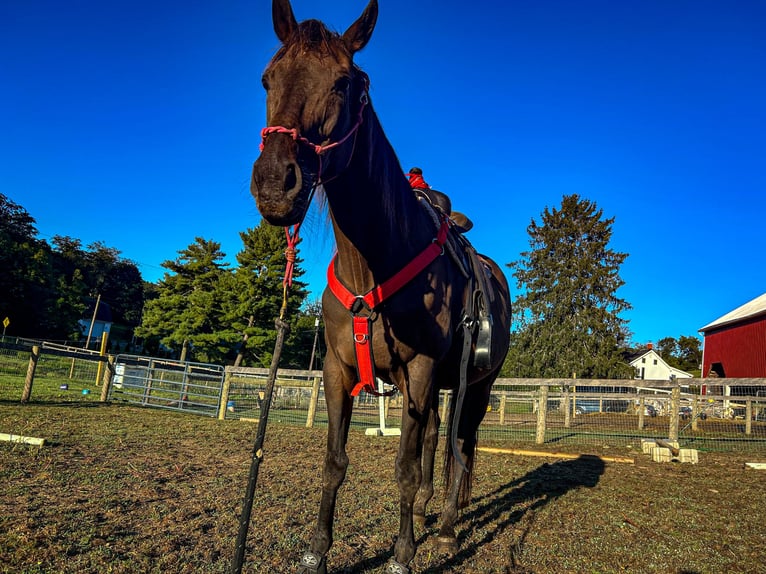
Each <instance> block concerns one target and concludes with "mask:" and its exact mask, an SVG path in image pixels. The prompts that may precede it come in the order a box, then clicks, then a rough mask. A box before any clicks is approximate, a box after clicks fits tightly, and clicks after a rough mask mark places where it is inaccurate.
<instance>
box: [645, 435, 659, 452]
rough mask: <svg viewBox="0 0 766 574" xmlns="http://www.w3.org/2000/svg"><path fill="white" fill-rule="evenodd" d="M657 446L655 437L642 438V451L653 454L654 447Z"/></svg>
mask: <svg viewBox="0 0 766 574" xmlns="http://www.w3.org/2000/svg"><path fill="white" fill-rule="evenodd" d="M655 446H657V443H656V442H654V439H649V438H642V439H641V452H642V453H644V454H652V449H653V448H654V447H655Z"/></svg>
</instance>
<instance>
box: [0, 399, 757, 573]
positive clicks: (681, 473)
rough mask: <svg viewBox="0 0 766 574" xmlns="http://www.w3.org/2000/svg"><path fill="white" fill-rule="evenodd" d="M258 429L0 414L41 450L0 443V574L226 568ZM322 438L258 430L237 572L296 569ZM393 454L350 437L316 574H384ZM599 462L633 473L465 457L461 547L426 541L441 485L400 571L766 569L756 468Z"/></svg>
mask: <svg viewBox="0 0 766 574" xmlns="http://www.w3.org/2000/svg"><path fill="white" fill-rule="evenodd" d="M255 431H256V427H255V426H254V425H253V424H252V423H245V422H237V421H217V420H212V419H206V418H202V417H197V416H191V415H184V414H180V413H175V412H167V411H161V410H148V409H140V408H134V407H125V406H106V405H99V404H77V405H71V406H66V405H39V404H38V405H34V404H33V405H27V406H23V407H22V406H18V405H15V404H11V403H0V432H5V433H14V434H20V435H26V436H36V437H42V438H45V439H46V441H47V444H46V445H45V446H43V447H41V448H38V447H30V446H25V445H19V444H11V443H8V442H2V443H0V484H1V485H2V488H0V572H3V573H14V574H15V573H25V574H27V573H28V574H31V573H49V572H50V573H59V572H65V573H69V572H72V573H75V572H77V573H82V572H93V573H99V574H103V573H125V574H127V573H142V572H152V573H153V572H157V573H159V572H162V573H171V572H172V573H186V572H189V573H192V572H193V573H197V572H199V573H208V572H210V573H219V572H220V573H222V572H226V571H227V569H228V568H229V565H230V562H231V558H232V555H233V552H234V541H235V538H236V533H237V516H238V514H239V512H240V509H241V505H242V496H243V494H244V489H245V484H246V479H247V472H248V467H249V464H250V456H251V450H252V444H253V441H254V438H255ZM324 434H325V430H324V429H322V428H319V429H304V428H297V427H286V426H277V425H276V424H272V425H271V426H269V428H268V433H267V436H266V443H265V445H266V448H265V458H264V463H263V464H262V465H261V471H260V477H259V482H258V490H257V493H256V500H255V505H254V508H253V519H252V525H251V529H250V536H249V539H248V541H249V543H248V547H247V556H246V559H247V562H246V564H245V567H244V572H247V573H266V572H269V573H275V572H276V573H282V572H294V571H295V563H296V561H297V559H298V558H299V557H300V555H301V553H302V551H303V550H304V549H305V548H306V547H307V545H308V541H309V538H310V535H311V532H312V529H313V524H314V517H315V512H316V509H317V506H318V500H319V489H320V484H321V479H320V472H321V461H322V458H323V449H324ZM485 446H497V447H506V448H526V449H529V448H530V445H529V444H515V445H513V444H507V443H497V442H496V443H492V444H485ZM396 448H397V439H396V438H391V437H367V436H365V435H364V434H363V433H362V432H360V431H355V430H352V432H351V436H350V439H349V448H348V451H349V457H350V459H351V465H350V467H349V473H348V478H347V481H346V484H344V486H343V488H342V490H341V494H340V497H339V502H338V509H337V518H336V529H335V545H334V546H333V548H332V550H331V551H330V554H329V556H328V564H329V571H331V572H335V573H352V572H353V573H357V572H382V570H383V567H384V565H385V563H386V561H387V560H388V558H389V557H390V556H391V550H392V545H393V541H394V539H395V536H396V532H397V529H398V515H399V505H398V490H397V488H396V484H395V481H394V457H395V455H396ZM595 454H601V453H595ZM604 454H606V453H604ZM608 454H612V455H620V456H625V455H626V454H627V455H629V456H631V457H632V458H633V459H634V460H635V462H634V464H625V463H612V462H606V463H605V462H603V461H602V460H600V459H598V458H593V457H583V458H578V459H574V460H562V459H556V458H548V459H546V458H535V457H522V456H509V455H501V454H490V453H479V459H478V462H477V468H476V475H475V480H474V489H473V495H474V500H473V503H472V504H471V506H470V507H468V508H467V509H466V510H464V511H463V513H462V516H461V519H460V522H459V524H458V536H459V543H460V550H459V552H458V553H457V554H456V555H454V556H447V555H443V554H440V553H439V552H437V551H436V549H435V546H433V545H432V540H433V539H434V537H435V534H436V531H437V528H438V511H439V503H440V497H441V480H440V479H437V495H436V497H435V500H434V503H432V507H431V508H430V509H429V510H430V514H429V518H428V522H427V524H426V527H425V529H424V530H417V531H416V535H417V536H418V542H419V544H420V547H419V550H418V553H417V555H416V557H415V559H414V560H413V562H412V563H411V565H410V566H411V568H412V571H413V572H418V573H429V574H436V573H503V574H522V573H525V574H528V573H536V574H545V573H561V572H575V573H589V574H593V573H610V572H638V573H642V572H647V573H654V572H658V573H665V572H668V573H670V572H672V573H720V572H752V573H756V572H766V549H764V537H765V535H766V520H765V517H764V510H765V509H766V471H757V470H752V469H747V468H745V466H744V462H746V461H753V460H758V459H757V458H756V457H753V456H743V455H735V454H732V455H727V454H720V453H716V454H713V453H700V462H699V464H697V465H690V464H659V463H652V462H651V461H650V460H649V459H648V457H645V456H644V455H641V454H639V453H635V452H634V453H630V452H626V451H624V450H621V451H620V452H614V453H608ZM764 460H766V453H764V456H763V457H761V459H760V461H764Z"/></svg>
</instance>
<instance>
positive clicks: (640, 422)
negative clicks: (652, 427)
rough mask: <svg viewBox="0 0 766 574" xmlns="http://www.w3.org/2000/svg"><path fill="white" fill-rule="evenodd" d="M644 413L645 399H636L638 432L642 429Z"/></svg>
mask: <svg viewBox="0 0 766 574" xmlns="http://www.w3.org/2000/svg"><path fill="white" fill-rule="evenodd" d="M644 413H646V399H645V398H644V397H639V398H638V430H643V429H644Z"/></svg>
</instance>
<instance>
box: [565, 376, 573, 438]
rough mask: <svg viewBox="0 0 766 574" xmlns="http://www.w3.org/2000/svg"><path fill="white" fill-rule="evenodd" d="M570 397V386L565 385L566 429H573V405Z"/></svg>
mask: <svg viewBox="0 0 766 574" xmlns="http://www.w3.org/2000/svg"><path fill="white" fill-rule="evenodd" d="M570 401H571V398H570V396H569V385H564V401H563V407H564V428H567V429H568V428H571V426H572V403H571V402H570Z"/></svg>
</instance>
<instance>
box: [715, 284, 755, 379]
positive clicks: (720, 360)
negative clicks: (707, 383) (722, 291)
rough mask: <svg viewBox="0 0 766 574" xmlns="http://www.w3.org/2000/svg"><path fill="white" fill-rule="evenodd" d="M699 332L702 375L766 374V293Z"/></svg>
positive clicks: (736, 375) (742, 375)
mask: <svg viewBox="0 0 766 574" xmlns="http://www.w3.org/2000/svg"><path fill="white" fill-rule="evenodd" d="M700 332H701V333H702V334H703V336H704V337H705V341H704V343H703V348H702V376H703V377H707V376H711V375H712V376H718V377H766V293H764V294H763V295H761V296H760V297H756V298H755V299H753V300H752V301H750V302H749V303H745V304H744V305H742V306H741V307H737V308H736V309H734V310H733V311H731V312H729V313H727V314H726V315H724V316H723V317H721V318H720V319H716V320H715V321H713V322H712V323H710V324H709V325H705V326H704V327H702V328H701V329H700Z"/></svg>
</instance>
